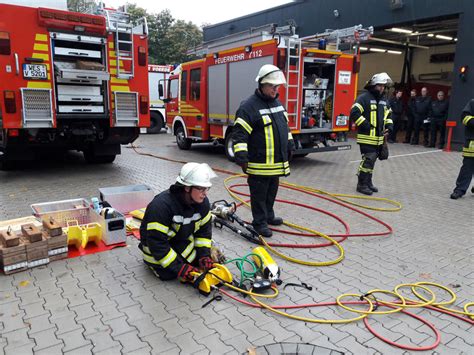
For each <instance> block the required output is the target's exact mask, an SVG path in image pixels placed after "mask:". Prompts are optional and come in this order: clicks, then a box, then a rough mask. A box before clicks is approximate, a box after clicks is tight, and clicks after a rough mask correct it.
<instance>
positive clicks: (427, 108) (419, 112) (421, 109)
mask: <svg viewBox="0 0 474 355" xmlns="http://www.w3.org/2000/svg"><path fill="white" fill-rule="evenodd" d="M430 113H431V97H430V96H428V89H427V88H425V87H423V88H422V89H421V96H418V97H417V98H416V100H415V135H414V136H413V140H412V142H411V144H413V145H416V144H418V143H419V141H420V130H421V128H423V144H424V146H426V147H427V146H428V136H429V134H430V122H429V117H430Z"/></svg>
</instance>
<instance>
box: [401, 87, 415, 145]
mask: <svg viewBox="0 0 474 355" xmlns="http://www.w3.org/2000/svg"><path fill="white" fill-rule="evenodd" d="M415 102H416V90H415V89H413V90H411V91H410V98H409V99H408V105H407V131H406V134H405V141H404V142H403V143H411V141H412V133H413V127H414V126H415Z"/></svg>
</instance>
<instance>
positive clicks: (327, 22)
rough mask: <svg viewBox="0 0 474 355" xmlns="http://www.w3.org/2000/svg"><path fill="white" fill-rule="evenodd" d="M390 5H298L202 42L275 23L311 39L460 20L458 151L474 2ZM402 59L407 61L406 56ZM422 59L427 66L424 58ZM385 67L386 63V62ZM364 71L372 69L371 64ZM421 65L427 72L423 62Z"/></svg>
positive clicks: (320, 1) (368, 0)
mask: <svg viewBox="0 0 474 355" xmlns="http://www.w3.org/2000/svg"><path fill="white" fill-rule="evenodd" d="M391 2H392V1H388V0H358V1H347V0H296V1H295V2H293V3H290V4H285V5H281V6H278V7H276V8H273V9H270V10H266V11H260V12H257V13H255V14H252V15H248V16H244V17H241V18H238V19H234V20H230V21H226V22H223V23H220V24H215V25H211V26H208V27H205V28H204V40H205V41H209V40H211V39H215V38H219V37H223V36H226V35H229V34H232V33H237V32H242V31H246V30H248V29H249V28H251V27H258V26H261V25H265V24H269V23H277V24H278V25H280V26H282V25H286V24H288V23H289V22H292V23H296V24H297V32H298V34H300V35H301V36H307V35H311V34H314V33H319V32H323V31H324V30H325V29H327V28H334V29H337V28H346V27H350V26H353V25H356V24H362V25H363V26H365V27H366V26H374V27H388V26H395V25H403V24H406V23H413V22H416V21H421V20H427V19H436V18H440V17H444V16H458V15H459V27H458V42H457V44H456V57H455V60H454V65H453V68H454V75H453V81H452V92H451V99H450V112H449V117H456V118H457V120H458V125H457V127H456V128H455V130H454V135H453V142H454V143H456V145H457V147H459V146H460V144H461V143H462V142H463V141H464V130H463V127H462V124H461V121H460V116H461V111H462V109H463V107H464V106H465V104H466V102H467V101H468V100H469V99H470V98H473V97H474V52H473V50H472V44H473V43H474V31H473V30H472V26H473V21H474V5H473V1H472V0H449V1H446V0H402V3H403V7H402V8H400V9H392V8H391V7H390V3H391ZM334 10H338V13H339V16H338V17H336V16H334ZM374 55H376V54H374ZM415 57H416V55H415ZM400 60H402V61H403V57H401V58H400ZM420 60H421V61H423V59H420ZM397 61H398V60H397ZM383 62H386V59H384V61H382V63H383ZM378 63H379V62H377V63H374V64H373V65H374V66H373V67H372V71H374V72H375V71H376V70H375V69H376V68H377V69H379V66H378ZM425 63H426V61H425ZM387 65H389V66H390V70H391V71H392V70H395V68H394V67H395V63H390V64H387ZM415 65H416V67H414V68H413V69H414V72H415V73H416V71H417V70H419V67H418V64H415ZM463 65H469V66H470V72H469V73H468V78H467V80H466V81H461V79H460V78H459V76H458V74H457V71H458V69H459V67H461V66H463ZM366 66H367V67H368V66H369V63H367V64H366ZM420 66H421V68H422V69H423V63H421V64H420ZM430 70H431V69H430ZM400 73H401V67H400ZM362 80H364V78H363V77H362V78H361V80H360V82H363V81H362Z"/></svg>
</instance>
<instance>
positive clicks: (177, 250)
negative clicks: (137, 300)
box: [139, 185, 212, 275]
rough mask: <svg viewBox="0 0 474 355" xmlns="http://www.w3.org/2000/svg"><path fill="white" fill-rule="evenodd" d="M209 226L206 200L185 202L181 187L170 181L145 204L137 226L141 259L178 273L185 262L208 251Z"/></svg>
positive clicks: (209, 217) (210, 236)
mask: <svg viewBox="0 0 474 355" xmlns="http://www.w3.org/2000/svg"><path fill="white" fill-rule="evenodd" d="M211 228H212V226H211V212H210V205H209V200H208V199H207V198H206V199H205V200H204V202H202V203H200V204H191V205H189V204H186V202H185V201H184V196H183V192H182V189H180V187H178V186H176V185H172V186H171V187H170V189H169V190H167V191H164V192H162V193H160V194H159V195H157V196H155V198H154V199H153V201H151V202H150V204H149V205H148V206H147V208H146V211H145V215H144V217H143V221H142V224H141V226H140V245H139V248H140V249H141V250H142V252H143V260H144V261H145V263H146V264H148V265H150V266H152V267H162V268H165V269H167V270H169V271H171V272H172V273H175V274H176V275H177V274H178V272H179V271H180V269H181V267H182V266H183V264H184V263H192V262H193V261H194V260H195V259H196V258H197V259H200V258H202V257H203V256H209V255H210V250H211V242H212V240H211V238H212V229H211Z"/></svg>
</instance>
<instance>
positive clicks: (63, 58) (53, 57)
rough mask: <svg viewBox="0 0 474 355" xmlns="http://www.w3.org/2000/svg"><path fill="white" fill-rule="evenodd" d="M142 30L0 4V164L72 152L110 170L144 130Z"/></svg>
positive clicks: (124, 21) (102, 14) (110, 19)
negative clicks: (43, 153) (123, 147)
mask: <svg viewBox="0 0 474 355" xmlns="http://www.w3.org/2000/svg"><path fill="white" fill-rule="evenodd" d="M147 33H148V29H147V24H146V20H142V21H141V22H140V23H138V24H137V25H136V26H134V24H132V22H131V20H130V16H129V14H127V13H126V12H123V11H116V10H113V9H107V8H103V7H99V8H97V9H96V12H95V14H94V15H93V14H85V13H76V12H70V11H64V10H57V9H49V8H41V7H40V8H33V7H26V6H15V5H8V4H0V92H1V98H0V152H1V153H3V154H2V155H1V154H0V156H1V163H0V164H3V166H5V165H7V164H8V163H9V162H10V161H12V160H25V159H32V158H34V157H35V153H36V152H37V151H40V150H42V149H45V150H47V151H53V150H54V151H59V150H78V151H82V152H83V153H84V157H85V159H86V161H88V162H94V163H110V162H112V161H113V160H114V159H115V156H116V154H120V145H121V144H127V143H130V142H133V141H134V140H135V139H136V138H137V137H138V135H139V131H140V127H147V126H149V124H150V116H149V99H148V58H147V54H148V53H147V52H148V47H147Z"/></svg>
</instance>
